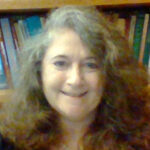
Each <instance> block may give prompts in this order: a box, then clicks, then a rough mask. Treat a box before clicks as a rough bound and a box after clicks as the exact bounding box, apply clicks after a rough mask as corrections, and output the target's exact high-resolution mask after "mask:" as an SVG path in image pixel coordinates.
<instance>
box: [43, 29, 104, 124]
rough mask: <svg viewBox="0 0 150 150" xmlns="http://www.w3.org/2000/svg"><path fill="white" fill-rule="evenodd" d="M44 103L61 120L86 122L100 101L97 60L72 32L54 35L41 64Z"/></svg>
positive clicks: (99, 78) (100, 76) (99, 76)
mask: <svg viewBox="0 0 150 150" xmlns="http://www.w3.org/2000/svg"><path fill="white" fill-rule="evenodd" d="M42 82H43V90H44V94H45V96H46V98H47V100H48V103H49V104H50V105H51V107H52V108H54V109H55V110H56V111H57V112H58V113H59V114H60V116H61V117H65V118H67V119H69V120H74V121H75V120H83V119H88V117H89V115H92V114H94V113H93V112H95V111H96V108H97V106H98V105H99V104H100V102H101V97H102V91H103V82H104V78H103V76H102V74H101V71H100V68H99V65H98V61H97V59H96V57H94V56H93V55H92V54H90V52H89V51H88V48H87V47H86V46H85V45H84V44H83V43H82V41H81V39H80V37H79V36H78V35H77V34H76V33H75V32H74V31H72V30H69V29H64V30H63V31H62V32H60V33H58V36H56V37H55V38H54V40H53V42H52V43H51V45H50V46H49V48H48V49H47V51H46V54H45V56H44V58H43V61H42Z"/></svg>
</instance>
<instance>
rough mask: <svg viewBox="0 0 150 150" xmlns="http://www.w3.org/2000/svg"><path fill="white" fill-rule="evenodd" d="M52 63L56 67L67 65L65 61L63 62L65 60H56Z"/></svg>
mask: <svg viewBox="0 0 150 150" xmlns="http://www.w3.org/2000/svg"><path fill="white" fill-rule="evenodd" d="M54 65H55V66H56V67H66V66H67V62H65V61H56V62H54Z"/></svg>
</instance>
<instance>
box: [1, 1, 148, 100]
mask: <svg viewBox="0 0 150 150" xmlns="http://www.w3.org/2000/svg"><path fill="white" fill-rule="evenodd" d="M63 5H85V6H94V5H96V6H99V7H102V8H104V9H112V8H113V9H118V8H120V7H121V8H122V9H125V8H130V9H132V8H135V7H140V8H146V9H148V7H149V6H150V0H0V14H1V15H3V13H10V14H11V13H20V12H24V13H26V12H34V13H36V12H47V11H49V9H51V8H55V7H60V6H63ZM12 93H13V89H9V90H0V103H1V102H5V101H8V100H10V97H11V95H12Z"/></svg>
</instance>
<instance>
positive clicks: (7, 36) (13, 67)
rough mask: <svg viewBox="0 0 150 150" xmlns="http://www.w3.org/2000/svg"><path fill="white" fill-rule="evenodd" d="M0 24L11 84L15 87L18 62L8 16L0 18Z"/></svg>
mask: <svg viewBox="0 0 150 150" xmlns="http://www.w3.org/2000/svg"><path fill="white" fill-rule="evenodd" d="M0 24H1V28H2V32H3V37H4V42H5V46H6V51H7V55H8V62H9V65H10V72H11V76H12V82H13V86H14V87H16V85H17V80H18V77H19V76H18V69H19V64H18V60H17V54H16V50H15V45H14V42H13V36H12V32H11V27H10V22H9V18H1V19H0Z"/></svg>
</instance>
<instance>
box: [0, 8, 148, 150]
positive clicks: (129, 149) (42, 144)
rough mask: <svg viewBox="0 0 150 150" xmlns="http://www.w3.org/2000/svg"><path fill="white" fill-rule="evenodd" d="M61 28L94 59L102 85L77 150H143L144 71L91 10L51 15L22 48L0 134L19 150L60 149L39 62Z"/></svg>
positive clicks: (113, 31)
mask: <svg viewBox="0 0 150 150" xmlns="http://www.w3.org/2000/svg"><path fill="white" fill-rule="evenodd" d="M63 28H69V29H72V30H73V31H75V32H76V33H77V34H78V35H79V36H80V38H81V40H82V41H83V43H85V44H86V45H87V47H88V48H89V50H90V52H91V53H93V54H94V55H95V56H96V57H98V59H99V60H100V65H101V66H102V68H103V71H104V75H105V79H106V81H105V87H104V91H103V96H102V102H101V103H100V105H99V106H98V111H97V114H96V118H95V120H94V121H93V122H92V124H91V125H90V126H89V128H88V131H87V133H86V134H85V135H84V136H83V137H82V139H81V141H80V142H81V143H80V148H81V149H83V150H84V149H86V150H98V149H101V150H140V149H142V150H148V149H149V147H150V115H149V114H150V101H149V100H150V94H149V93H150V92H149V89H148V84H149V83H148V81H149V75H148V73H147V68H146V67H144V66H139V65H138V63H137V60H135V59H134V57H133V50H132V49H131V48H130V46H129V44H128V42H127V41H126V39H125V38H124V37H123V36H122V35H120V34H119V32H118V30H117V29H116V28H115V27H114V25H113V24H112V23H110V22H109V21H108V20H106V19H105V17H104V16H103V14H102V13H100V12H99V11H97V10H96V9H95V8H94V7H82V6H64V7H61V8H58V9H56V10H54V11H53V12H52V13H50V15H49V16H48V18H47V21H46V24H45V27H44V29H43V30H42V31H41V33H40V34H38V35H37V36H35V37H33V39H30V40H29V41H28V43H27V44H26V45H25V47H24V49H23V50H22V54H21V56H22V57H21V56H20V57H21V59H20V60H21V67H20V79H18V82H19V84H18V87H17V89H16V90H15V91H16V93H15V95H14V97H13V100H12V101H10V102H9V103H5V104H4V105H3V107H2V109H1V110H0V120H1V122H0V133H2V135H3V136H4V137H6V138H8V139H9V140H10V142H12V143H15V146H16V149H22V150H30V149H32V150H33V149H34V150H40V149H42V150H47V149H49V148H51V147H54V146H55V145H61V144H62V143H63V139H62V133H61V130H60V127H59V122H58V115H57V112H56V111H55V110H53V109H52V108H51V106H50V105H49V104H48V102H47V100H46V98H45V96H44V94H43V89H42V81H41V61H42V59H43V56H44V54H45V52H46V50H47V48H48V46H49V45H50V44H51V43H52V41H53V39H54V37H55V36H58V34H59V32H60V30H61V29H63Z"/></svg>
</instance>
